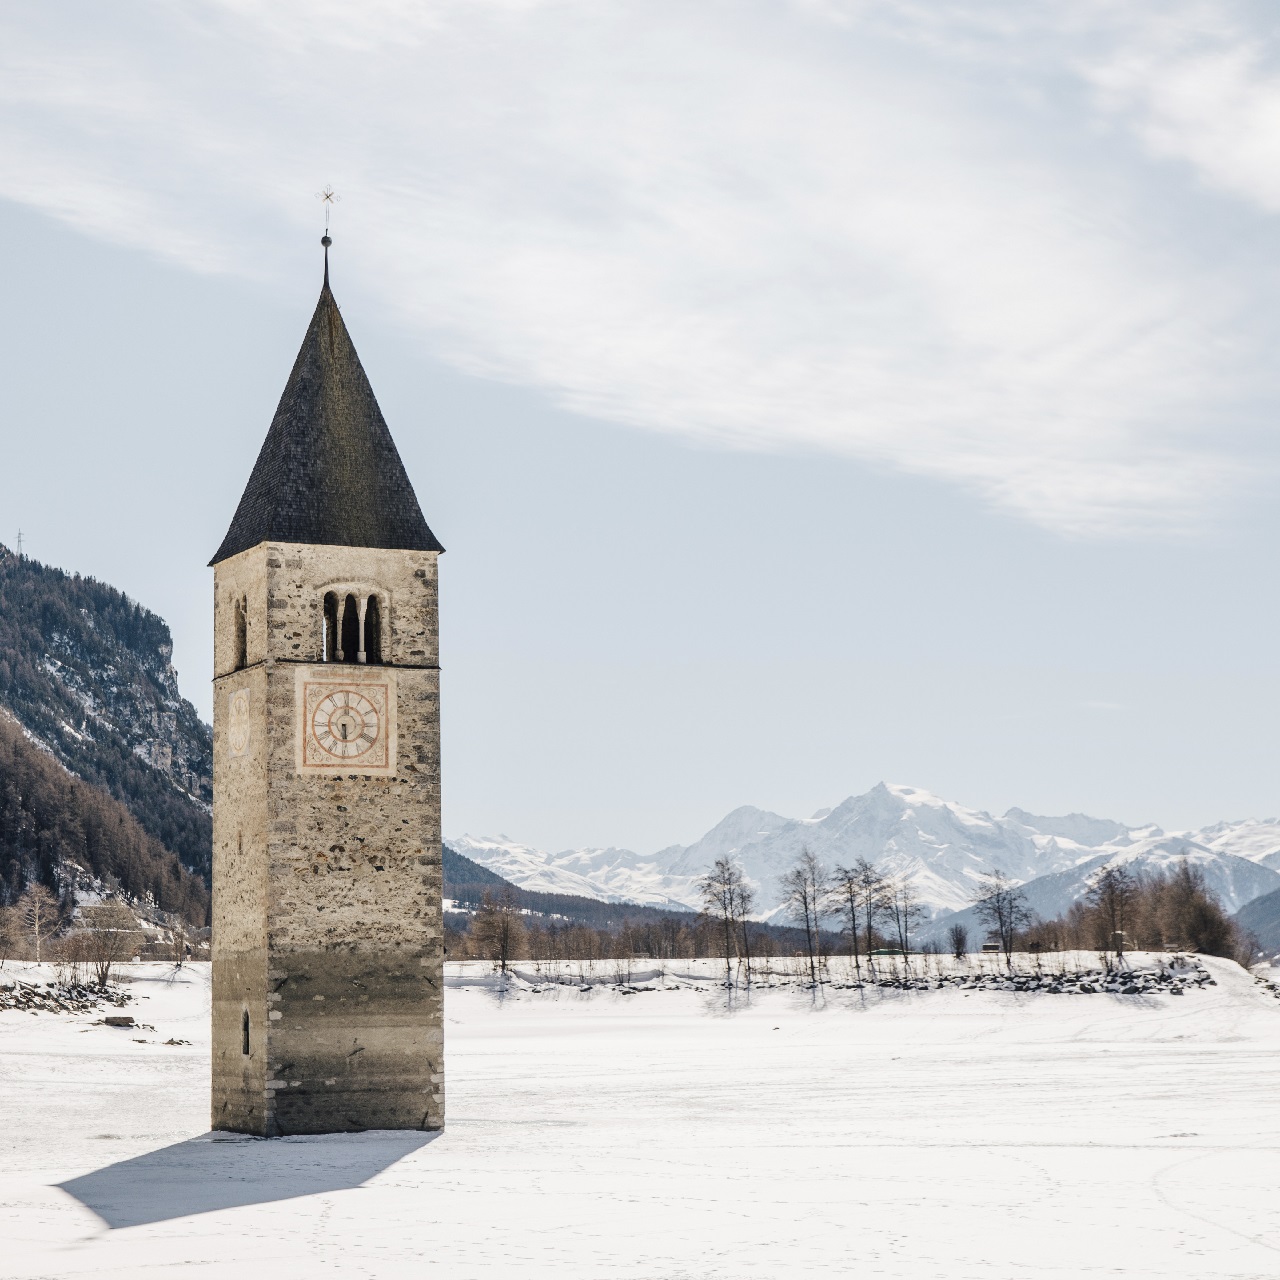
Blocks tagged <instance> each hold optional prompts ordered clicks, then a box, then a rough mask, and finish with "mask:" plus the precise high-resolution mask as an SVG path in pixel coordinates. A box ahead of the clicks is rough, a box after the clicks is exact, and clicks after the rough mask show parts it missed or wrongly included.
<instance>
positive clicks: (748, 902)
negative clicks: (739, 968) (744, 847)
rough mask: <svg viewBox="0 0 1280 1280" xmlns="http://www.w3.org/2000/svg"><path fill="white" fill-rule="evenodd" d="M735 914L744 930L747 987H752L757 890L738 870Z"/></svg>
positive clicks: (743, 943) (743, 950)
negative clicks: (753, 932) (752, 956)
mask: <svg viewBox="0 0 1280 1280" xmlns="http://www.w3.org/2000/svg"><path fill="white" fill-rule="evenodd" d="M733 894H734V905H733V910H734V914H735V915H736V916H737V919H738V924H739V927H740V928H741V929H742V954H743V956H744V958H745V959H746V962H747V985H748V986H750V985H751V934H750V928H751V908H752V907H754V906H755V904H756V895H755V890H754V889H752V887H751V886H750V885H749V884H748V883H747V878H746V876H744V875H743V874H742V871H741V869H738V882H737V884H736V885H735V886H734V890H733Z"/></svg>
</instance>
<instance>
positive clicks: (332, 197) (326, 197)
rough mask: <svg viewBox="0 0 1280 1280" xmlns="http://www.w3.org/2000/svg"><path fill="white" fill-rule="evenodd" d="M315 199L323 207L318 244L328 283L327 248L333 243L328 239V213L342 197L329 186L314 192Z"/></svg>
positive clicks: (325, 280)
mask: <svg viewBox="0 0 1280 1280" xmlns="http://www.w3.org/2000/svg"><path fill="white" fill-rule="evenodd" d="M316 199H317V200H319V201H320V202H321V204H323V205H324V235H322V236H321V237H320V243H321V244H322V245H324V282H325V284H326V285H327V284H328V283H329V246H330V245H331V244H332V243H333V241H332V240H331V239H330V238H329V211H330V210H331V209H332V208H333V206H334V205H335V204H337V203H339V201H341V199H342V197H341V196H340V195H338V193H337V192H336V191H334V189H333V188H332V187H331V186H327V185H326V186H325V188H324V190H323V191H317V192H316Z"/></svg>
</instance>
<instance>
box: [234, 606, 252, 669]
mask: <svg viewBox="0 0 1280 1280" xmlns="http://www.w3.org/2000/svg"><path fill="white" fill-rule="evenodd" d="M248 665H249V602H248V600H247V599H246V598H245V597H243V596H242V597H241V598H240V599H239V600H237V601H236V665H235V669H236V670H237V671H241V670H243V669H244V668H245V667H246V666H248Z"/></svg>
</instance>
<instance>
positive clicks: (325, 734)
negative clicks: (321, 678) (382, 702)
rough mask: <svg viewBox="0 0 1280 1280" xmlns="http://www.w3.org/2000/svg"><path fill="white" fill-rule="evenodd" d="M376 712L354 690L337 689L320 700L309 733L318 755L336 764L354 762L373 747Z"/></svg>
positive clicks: (377, 725)
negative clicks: (325, 756)
mask: <svg viewBox="0 0 1280 1280" xmlns="http://www.w3.org/2000/svg"><path fill="white" fill-rule="evenodd" d="M381 730H382V725H381V720H380V718H379V716H378V708H377V707H375V706H374V705H373V703H372V702H370V701H369V699H368V698H366V697H365V696H364V694H362V693H360V692H358V691H357V690H355V689H339V690H337V691H335V692H334V693H331V694H329V695H327V696H326V697H324V698H322V699H321V700H320V703H319V704H318V705H317V707H316V709H315V711H314V712H313V713H312V716H311V733H312V736H313V737H314V738H315V741H316V743H317V744H318V745H319V747H320V749H321V751H323V752H325V753H326V754H327V755H330V756H333V757H334V758H335V759H337V760H357V759H358V757H360V756H362V755H364V754H365V753H366V752H368V751H370V750H372V749H373V747H374V746H375V745H376V744H377V741H378V737H379V734H380V733H381Z"/></svg>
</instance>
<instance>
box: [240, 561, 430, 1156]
mask: <svg viewBox="0 0 1280 1280" xmlns="http://www.w3.org/2000/svg"><path fill="white" fill-rule="evenodd" d="M435 562H436V557H435V554H434V553H429V552H400V551H378V550H369V549H365V548H343V547H300V546H292V545H284V546H281V545H276V544H264V545H263V546H261V547H258V548H254V549H253V550H251V551H248V552H245V553H243V554H242V555H241V556H237V557H233V558H232V559H231V560H228V561H226V562H224V563H223V564H222V565H219V566H218V571H217V573H216V575H215V581H216V588H215V589H216V591H217V594H218V599H219V609H218V615H219V616H218V617H217V621H216V623H215V626H216V627H217V628H218V632H217V638H216V641H215V664H218V663H219V658H220V655H221V654H222V653H223V643H222V637H223V635H224V632H225V634H226V635H227V636H229V637H230V641H229V643H231V644H232V649H231V650H228V652H230V653H232V655H233V657H234V632H233V630H228V629H227V627H226V626H225V625H224V620H223V617H222V616H221V615H222V613H223V607H222V598H223V595H224V594H225V595H226V597H227V599H229V600H233V599H234V598H235V597H234V592H235V591H236V590H240V589H241V584H244V590H245V592H246V594H247V596H248V599H249V604H250V608H249V655H248V656H249V662H250V669H251V670H253V671H254V674H255V675H258V676H259V677H260V679H261V681H262V686H261V687H262V696H261V698H260V699H257V694H258V689H259V686H258V685H257V684H256V683H255V684H253V685H252V686H251V695H250V696H251V701H253V705H254V707H255V711H254V715H253V718H252V726H253V735H254V738H255V744H256V743H257V742H259V741H260V742H261V743H262V744H263V748H264V757H259V756H257V755H252V756H251V757H246V758H241V759H236V760H228V759H227V758H226V752H225V750H224V749H223V748H224V745H225V744H224V739H225V729H224V731H223V736H222V737H219V728H220V726H219V723H218V721H219V713H220V712H222V714H223V718H224V719H225V715H226V713H225V711H223V702H224V698H223V696H222V693H223V688H224V686H225V687H226V688H227V689H228V690H230V688H231V687H232V686H233V685H236V682H237V680H240V681H243V679H244V676H245V675H246V673H245V672H238V673H234V674H233V675H223V676H220V677H219V678H218V680H217V686H218V697H217V698H216V700H215V754H216V755H217V761H218V764H217V765H216V766H215V768H217V767H218V766H221V769H222V772H220V773H217V774H216V778H217V779H220V780H223V781H224V783H225V786H224V787H223V788H221V789H220V791H219V795H218V796H217V797H216V798H215V839H217V836H218V834H221V833H224V831H225V832H230V831H231V830H232V828H233V827H235V826H236V825H237V824H236V823H234V822H232V821H231V819H230V815H231V814H232V813H234V814H235V815H236V816H237V817H243V816H247V809H246V806H248V807H249V808H253V807H254V806H255V805H256V804H257V801H256V800H254V799H252V798H251V796H250V792H251V787H247V786H246V787H241V788H240V789H237V787H238V783H237V778H240V777H242V776H243V779H244V780H245V781H247V779H248V778H249V776H250V775H252V776H254V777H257V778H260V779H261V780H262V801H263V803H262V806H261V808H262V819H263V827H262V831H263V837H264V838H263V844H262V846H261V847H258V846H255V848H254V851H253V854H252V862H253V865H249V864H250V861H251V858H250V856H249V855H248V854H246V856H245V858H243V859H239V858H237V857H235V856H232V855H231V854H230V853H229V852H227V851H226V850H225V849H224V850H223V851H222V854H221V861H220V862H219V861H218V858H217V856H216V857H215V904H216V905H215V912H217V913H218V915H217V917H216V918H215V930H214V968H215V978H214V984H215V1005H216V1006H218V1007H216V1008H215V1013H214V1036H215V1064H216V1063H217V1062H218V1061H219V1060H222V1061H226V1060H227V1059H229V1058H230V1057H231V1056H234V1055H231V1054H230V1047H234V1049H235V1050H236V1054H237V1055H239V1051H240V1049H241V1047H242V1045H241V1039H242V1034H241V1033H242V1023H241V1022H240V1019H241V1018H242V1010H241V1008H240V1006H239V1005H236V1006H235V1008H234V1009H233V1007H232V1003H231V1001H232V996H233V995H234V994H236V993H237V990H238V989H237V987H236V983H237V982H239V983H240V984H241V985H243V981H244V979H243V974H242V972H241V970H242V969H243V968H244V965H245V963H246V959H245V958H246V956H248V955H249V952H248V951H246V950H245V948H244V946H243V943H244V942H245V941H246V936H247V935H253V936H261V940H262V943H263V944H264V949H263V951H262V952H261V953H255V962H256V959H257V955H258V954H260V955H262V956H263V957H264V958H265V964H264V966H263V980H264V983H265V991H264V999H263V1004H264V1006H265V1011H264V1012H265V1018H264V1021H265V1024H266V1027H265V1030H264V1032H263V1036H264V1053H265V1060H264V1062H263V1073H262V1075H261V1077H258V1076H256V1075H255V1076H253V1077H252V1078H250V1077H248V1076H245V1077H244V1078H243V1079H242V1080H239V1081H237V1082H236V1089H238V1091H239V1094H240V1095H241V1096H242V1097H246V1096H247V1095H248V1094H252V1093H255V1091H257V1097H256V1098H254V1099H250V1100H249V1101H247V1102H246V1101H243V1100H242V1101H240V1102H239V1103H236V1104H232V1105H230V1106H229V1107H228V1108H226V1109H227V1113H228V1114H234V1115H235V1116H236V1118H237V1123H234V1124H221V1125H219V1124H218V1120H217V1113H218V1109H219V1097H218V1091H219V1087H220V1086H219V1081H220V1080H221V1081H222V1084H221V1087H222V1089H223V1092H224V1094H227V1092H228V1090H229V1089H230V1084H229V1083H228V1082H229V1081H230V1076H229V1075H228V1073H227V1071H226V1070H225V1069H224V1070H223V1072H222V1075H221V1076H220V1075H219V1068H218V1067H217V1065H215V1101H214V1112H215V1125H217V1126H218V1127H228V1128H247V1129H248V1130H249V1131H250V1132H263V1133H267V1134H276V1133H319V1132H333V1131H340V1130H349V1129H368V1128H439V1127H440V1126H441V1125H442V1124H443V1120H444V1084H443V1080H444V1077H443V1049H444V1046H443V999H442V997H443V928H442V919H441V901H440V897H441V889H442V884H441V854H440V742H439V715H440V710H439V707H440V704H439V671H438V669H437V661H438V658H437V655H438V633H437V627H436V563H435ZM224 576H225V583H224ZM224 585H225V587H226V590H225V591H224V589H223V588H224ZM348 589H350V590H351V591H352V592H353V593H355V592H357V591H364V592H366V594H372V593H376V594H377V595H378V596H379V600H380V601H381V602H382V619H383V656H384V659H386V660H388V664H389V667H390V670H388V669H387V668H386V667H372V666H370V667H364V666H355V665H348V664H333V663H329V664H321V663H319V661H318V660H319V659H320V657H321V656H322V640H321V637H322V618H323V607H322V602H323V598H324V593H325V591H326V590H334V591H336V592H338V593H340V594H344V593H345V592H346V591H347V590H348ZM230 626H231V627H232V628H233V626H234V623H231V624H230ZM255 639H257V641H258V644H257V645H256V644H255ZM259 645H260V647H259ZM257 654H261V655H262V656H261V658H260V659H258V661H259V662H260V667H259V668H256V669H255V668H254V661H255V655H257ZM300 662H301V663H307V664H313V663H314V664H316V665H315V666H314V668H313V670H314V674H315V675H316V676H317V677H323V678H326V679H331V678H350V679H351V680H355V681H358V680H359V679H360V678H361V676H369V677H374V676H378V677H380V678H387V677H389V678H390V679H391V680H392V682H393V683H394V686H395V698H396V720H397V740H398V751H397V759H396V769H395V772H394V776H390V777H371V776H364V775H361V774H359V773H358V772H351V773H339V772H336V771H335V772H327V773H324V774H307V775H305V776H300V774H299V771H298V767H297V742H298V733H299V713H298V708H297V705H296V702H297V699H296V692H295V688H296V676H297V672H298V665H297V664H298V663H300ZM218 669H219V670H223V669H224V668H223V666H221V665H219V666H218ZM237 687H238V686H237ZM259 712H261V715H262V721H261V724H260V722H259V720H258V719H257V715H258V713H259ZM259 730H261V737H260V738H259V737H258V734H259ZM248 759H252V760H253V763H252V764H247V763H246V761H247V760H248ZM237 771H238V772H237ZM220 818H222V819H225V821H224V822H222V823H221V825H220ZM220 868H221V870H222V872H224V873H225V874H221V875H220V874H219V869H220ZM251 884H260V885H262V886H263V892H264V893H265V910H264V911H261V912H259V911H258V908H257V906H256V905H255V904H256V903H257V902H258V900H259V897H260V896H261V895H257V891H256V890H250V888H249V887H248V886H250V885H251ZM255 895H257V896H255ZM219 898H223V899H224V902H225V903H226V904H227V905H225V906H220V905H217V904H218V900H219ZM232 904H234V905H232ZM218 919H222V921H223V930H224V936H225V938H226V939H227V941H226V942H225V943H224V941H223V938H222V937H220V936H219V930H218ZM233 939H234V940H235V945H234V946H233V945H232V940H233ZM242 1003H243V1002H242ZM233 1014H234V1019H233V1017H232V1015H233ZM255 1022H256V1019H255V1018H254V1017H253V1015H252V1013H251V1021H250V1035H251V1041H252V1039H253V1035H254V1030H253V1028H254V1025H255ZM232 1030H234V1037H232ZM231 1038H234V1041H235V1043H234V1046H228V1045H227V1044H226V1043H224V1042H226V1041H229V1040H230V1039H231ZM254 1051H256V1046H255V1045H254V1044H251V1055H250V1056H251V1057H253V1054H254ZM220 1055H221V1058H220ZM258 1099H261V1116H262V1120H261V1127H258V1126H257V1125H255V1124H253V1123H242V1121H243V1120H244V1118H245V1117H246V1116H249V1114H250V1111H251V1110H252V1105H253V1104H255V1103H256V1102H257V1100H258ZM222 1101H223V1103H228V1102H229V1098H228V1097H226V1096H224V1097H223V1099H222Z"/></svg>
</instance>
